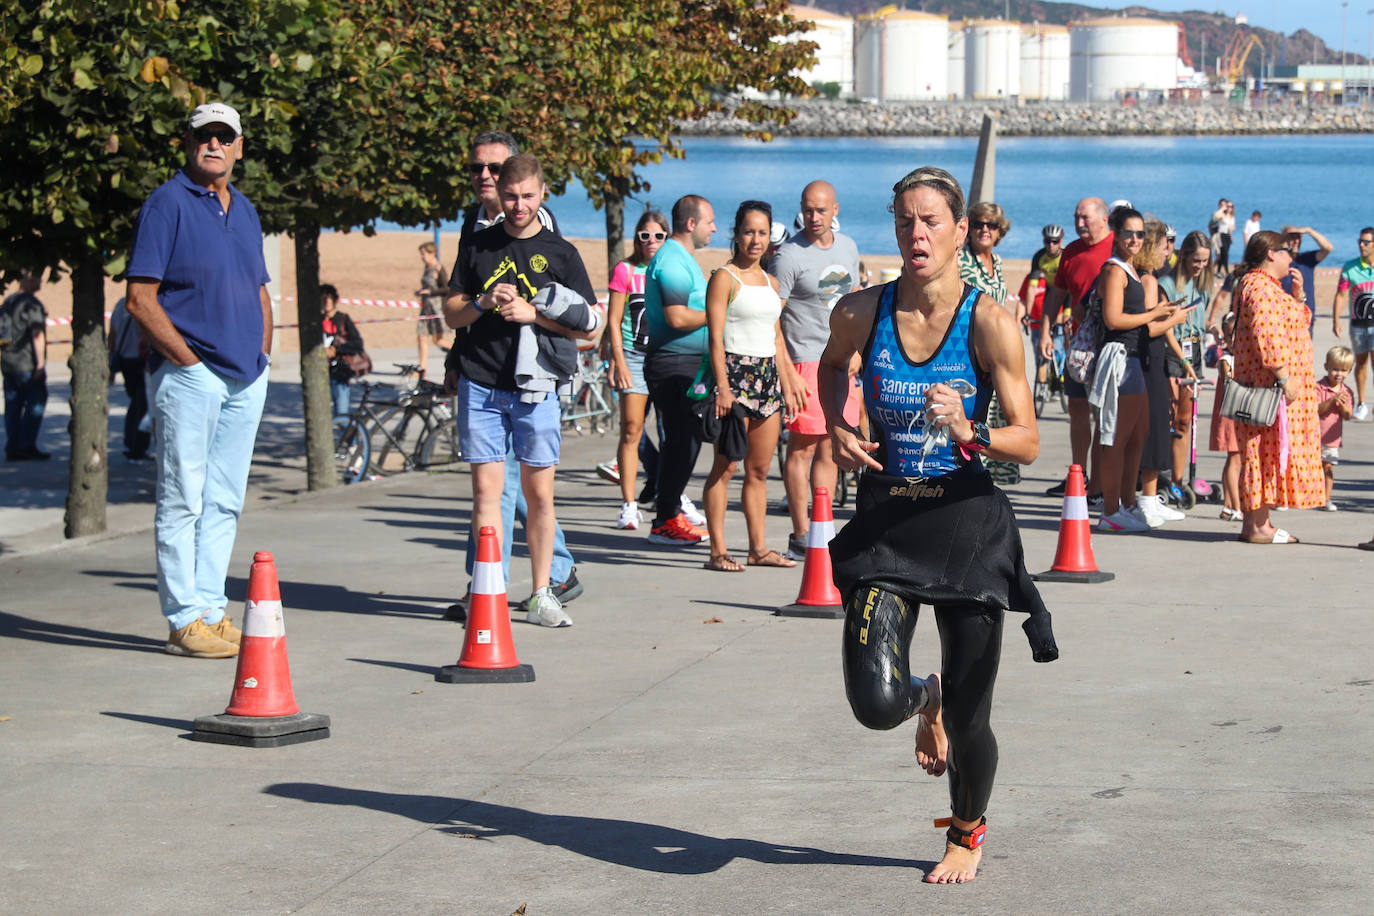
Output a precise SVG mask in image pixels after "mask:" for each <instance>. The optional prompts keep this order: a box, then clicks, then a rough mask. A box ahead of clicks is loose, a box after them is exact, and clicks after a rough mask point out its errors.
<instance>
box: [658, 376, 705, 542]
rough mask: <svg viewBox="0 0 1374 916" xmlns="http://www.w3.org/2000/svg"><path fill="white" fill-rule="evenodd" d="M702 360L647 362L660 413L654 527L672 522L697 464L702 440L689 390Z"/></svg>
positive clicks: (679, 509) (679, 508)
mask: <svg viewBox="0 0 1374 916" xmlns="http://www.w3.org/2000/svg"><path fill="white" fill-rule="evenodd" d="M700 366H701V356H700V355H699V354H693V353H650V354H649V356H648V357H647V358H646V359H645V360H644V382H645V384H647V385H648V386H649V398H650V400H652V401H653V403H654V410H655V411H657V412H658V418H659V422H660V423H661V424H662V425H661V426H660V427H659V429H660V430H661V432H660V433H659V437H660V438H659V441H658V495H657V501H656V504H655V505H656V508H655V512H654V526H655V527H657V526H659V525H662V524H664V523H665V522H668V521H671V520H672V519H673V517H674V516H676V515H677V514H678V512H680V511H682V510H681V506H680V505H679V503H680V500H681V499H682V494H683V492H684V491H685V490H686V489H687V484H688V482H689V481H691V479H692V470H693V469H694V468H695V467H696V464H697V453H698V452H699V451H700V450H701V440H700V439H698V438H697V427H696V417H695V416H694V415H693V413H692V403H693V402H692V401H691V400H689V399H688V397H687V389H688V388H690V387H691V385H692V381H693V380H694V379H695V378H696V375H697V369H698V368H700Z"/></svg>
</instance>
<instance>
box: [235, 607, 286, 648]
mask: <svg viewBox="0 0 1374 916" xmlns="http://www.w3.org/2000/svg"><path fill="white" fill-rule="evenodd" d="M243 635H244V636H266V637H267V638H268V639H272V638H275V637H277V636H285V635H286V621H285V620H284V619H283V618H282V615H281V602H280V601H249V602H248V607H247V610H245V611H244V613H243Z"/></svg>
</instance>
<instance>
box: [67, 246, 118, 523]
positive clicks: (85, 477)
mask: <svg viewBox="0 0 1374 916" xmlns="http://www.w3.org/2000/svg"><path fill="white" fill-rule="evenodd" d="M67 367H68V368H69V369H71V373H72V396H71V400H70V401H69V402H68V403H69V404H70V405H71V421H70V422H69V423H68V424H67V432H68V434H69V435H70V436H71V443H72V452H71V461H70V462H69V464H68V478H67V513H66V520H65V526H66V527H65V534H66V536H67V537H69V538H75V537H81V536H82V535H87V534H99V533H100V532H102V531H104V530H105V500H106V495H107V493H108V490H109V483H110V479H109V464H108V462H107V458H106V439H107V437H108V429H109V415H110V401H109V387H110V359H109V354H108V352H107V351H106V349H105V266H104V263H103V262H102V260H101V257H100V255H99V254H98V253H97V254H88V255H86V256H85V257H84V258H83V259H82V260H81V261H80V262H78V263H77V264H76V265H75V269H74V270H73V271H72V355H71V358H70V359H68V360H67Z"/></svg>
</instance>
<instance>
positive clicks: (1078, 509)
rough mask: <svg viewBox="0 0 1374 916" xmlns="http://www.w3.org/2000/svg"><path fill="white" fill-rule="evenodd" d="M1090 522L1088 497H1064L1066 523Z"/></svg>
mask: <svg viewBox="0 0 1374 916" xmlns="http://www.w3.org/2000/svg"><path fill="white" fill-rule="evenodd" d="M1087 520H1088V497H1086V496H1066V497H1064V521H1066V522H1078V521H1083V522H1086V521H1087Z"/></svg>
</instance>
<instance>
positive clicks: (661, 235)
mask: <svg viewBox="0 0 1374 916" xmlns="http://www.w3.org/2000/svg"><path fill="white" fill-rule="evenodd" d="M667 237H668V233H666V232H639V233H637V234H636V238H638V239H639V240H640V241H641V242H648V241H655V242H661V241H663V240H664V239H666V238H667Z"/></svg>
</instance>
